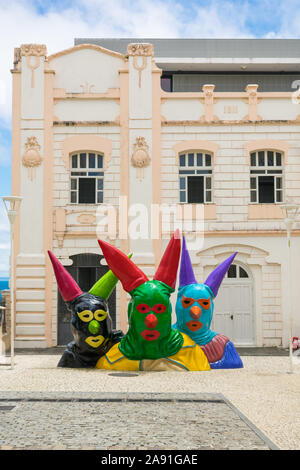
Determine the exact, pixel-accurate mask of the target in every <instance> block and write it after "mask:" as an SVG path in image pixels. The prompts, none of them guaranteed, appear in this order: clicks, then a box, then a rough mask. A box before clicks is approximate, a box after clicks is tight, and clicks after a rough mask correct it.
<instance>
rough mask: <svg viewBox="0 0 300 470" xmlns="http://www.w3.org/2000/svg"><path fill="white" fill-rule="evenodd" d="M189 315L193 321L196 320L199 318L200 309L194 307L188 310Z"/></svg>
mask: <svg viewBox="0 0 300 470" xmlns="http://www.w3.org/2000/svg"><path fill="white" fill-rule="evenodd" d="M190 314H191V317H192V318H194V320H197V319H198V318H200V317H201V308H200V307H197V305H195V306H194V307H192V308H191V309H190Z"/></svg>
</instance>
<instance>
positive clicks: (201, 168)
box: [178, 150, 213, 204]
mask: <svg viewBox="0 0 300 470" xmlns="http://www.w3.org/2000/svg"><path fill="white" fill-rule="evenodd" d="M192 155H193V165H189V163H191V162H190V161H189V160H190V159H192V157H190V156H192ZM207 156H208V157H209V158H210V165H207V164H206V162H207ZM178 161H179V163H178V168H179V170H178V172H179V202H180V204H201V203H195V202H189V201H188V178H189V177H193V176H203V179H204V184H203V192H204V194H203V204H212V203H213V197H212V193H213V154H212V152H208V151H205V150H186V151H183V152H180V153H179V155H178ZM183 162H185V164H184V165H183ZM201 162H202V164H200V163H201Z"/></svg>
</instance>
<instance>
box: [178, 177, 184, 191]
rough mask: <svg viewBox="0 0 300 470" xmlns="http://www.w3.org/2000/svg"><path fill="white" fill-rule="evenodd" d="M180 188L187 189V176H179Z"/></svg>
mask: <svg viewBox="0 0 300 470" xmlns="http://www.w3.org/2000/svg"><path fill="white" fill-rule="evenodd" d="M179 187H180V189H185V178H179Z"/></svg>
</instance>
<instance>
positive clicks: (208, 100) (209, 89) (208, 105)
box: [200, 85, 219, 122]
mask: <svg viewBox="0 0 300 470" xmlns="http://www.w3.org/2000/svg"><path fill="white" fill-rule="evenodd" d="M214 89H215V85H203V87H202V91H203V93H204V99H201V101H202V102H203V103H204V115H203V116H202V117H201V118H200V121H202V122H212V121H218V120H219V119H218V118H217V116H215V115H214V104H215V103H216V99H215V97H214Z"/></svg>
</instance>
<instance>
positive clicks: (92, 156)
mask: <svg viewBox="0 0 300 470" xmlns="http://www.w3.org/2000/svg"><path fill="white" fill-rule="evenodd" d="M89 168H96V155H95V154H94V153H89Z"/></svg>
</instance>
